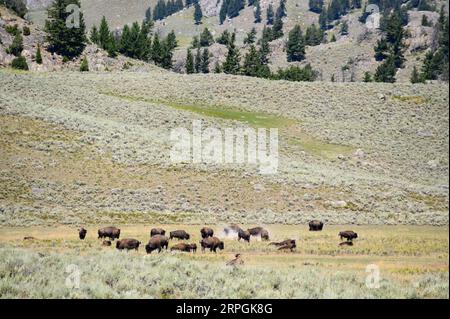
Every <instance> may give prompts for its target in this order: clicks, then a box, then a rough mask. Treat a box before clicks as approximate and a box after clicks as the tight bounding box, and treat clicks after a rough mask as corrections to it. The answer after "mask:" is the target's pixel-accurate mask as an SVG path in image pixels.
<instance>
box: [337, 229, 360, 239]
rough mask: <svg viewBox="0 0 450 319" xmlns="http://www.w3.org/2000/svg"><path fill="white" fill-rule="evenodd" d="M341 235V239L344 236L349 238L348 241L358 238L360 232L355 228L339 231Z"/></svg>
mask: <svg viewBox="0 0 450 319" xmlns="http://www.w3.org/2000/svg"><path fill="white" fill-rule="evenodd" d="M339 237H341V240H342V239H343V238H345V239H347V241H352V240H353V239H356V238H358V234H357V233H355V232H354V231H353V230H346V231H341V232H340V233H339Z"/></svg>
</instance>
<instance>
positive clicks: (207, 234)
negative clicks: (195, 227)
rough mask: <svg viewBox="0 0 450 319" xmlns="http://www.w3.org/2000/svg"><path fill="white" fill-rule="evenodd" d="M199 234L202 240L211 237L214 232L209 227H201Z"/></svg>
mask: <svg viewBox="0 0 450 319" xmlns="http://www.w3.org/2000/svg"><path fill="white" fill-rule="evenodd" d="M200 234H201V235H202V238H208V237H212V236H213V235H214V230H212V228H209V227H203V228H202V229H200Z"/></svg>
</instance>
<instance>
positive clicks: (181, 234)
mask: <svg viewBox="0 0 450 319" xmlns="http://www.w3.org/2000/svg"><path fill="white" fill-rule="evenodd" d="M169 238H170V239H172V238H178V239H186V240H187V239H189V238H191V236H189V234H188V233H186V232H185V231H184V230H175V231H171V232H170V236H169Z"/></svg>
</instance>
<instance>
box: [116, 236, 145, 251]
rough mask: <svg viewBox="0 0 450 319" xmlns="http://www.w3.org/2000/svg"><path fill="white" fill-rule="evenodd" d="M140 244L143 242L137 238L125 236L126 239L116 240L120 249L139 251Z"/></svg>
mask: <svg viewBox="0 0 450 319" xmlns="http://www.w3.org/2000/svg"><path fill="white" fill-rule="evenodd" d="M140 244H141V242H140V241H139V240H137V239H133V238H125V239H122V240H118V241H117V242H116V248H117V249H119V250H124V249H125V250H131V249H135V250H136V251H137V250H138V248H139V245H140Z"/></svg>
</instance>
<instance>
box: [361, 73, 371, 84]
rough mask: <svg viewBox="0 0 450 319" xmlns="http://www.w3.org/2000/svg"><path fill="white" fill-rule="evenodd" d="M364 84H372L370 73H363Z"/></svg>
mask: <svg viewBox="0 0 450 319" xmlns="http://www.w3.org/2000/svg"><path fill="white" fill-rule="evenodd" d="M363 81H364V82H366V83H368V82H372V75H371V74H370V72H365V73H364V80H363Z"/></svg>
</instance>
